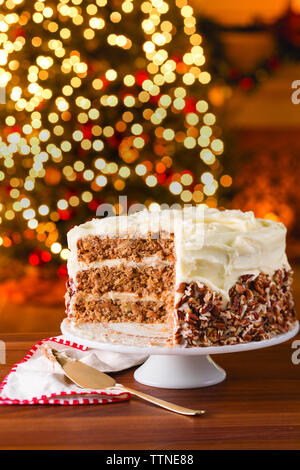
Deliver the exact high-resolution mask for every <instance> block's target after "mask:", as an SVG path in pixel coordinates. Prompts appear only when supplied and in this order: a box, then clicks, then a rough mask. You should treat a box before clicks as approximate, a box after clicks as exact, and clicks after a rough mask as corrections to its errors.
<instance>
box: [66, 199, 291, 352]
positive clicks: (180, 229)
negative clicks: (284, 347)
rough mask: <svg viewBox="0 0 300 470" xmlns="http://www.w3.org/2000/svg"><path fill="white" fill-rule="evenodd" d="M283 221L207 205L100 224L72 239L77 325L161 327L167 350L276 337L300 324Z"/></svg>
mask: <svg viewBox="0 0 300 470" xmlns="http://www.w3.org/2000/svg"><path fill="white" fill-rule="evenodd" d="M285 237H286V229H285V227H284V225H283V224H281V223H277V222H274V221H270V220H261V219H256V218H255V217H254V214H253V213H252V212H246V213H243V212H241V211H218V210H217V209H209V208H207V207H206V206H204V205H201V206H200V205H199V206H196V207H188V208H185V209H183V210H163V211H157V212H148V211H141V212H137V213H135V214H132V215H128V216H119V217H109V218H105V219H94V220H92V221H90V222H87V223H85V224H82V225H80V226H78V227H74V228H73V229H72V230H71V231H70V232H69V233H68V245H69V249H70V251H71V253H70V257H69V259H68V273H69V280H68V286H67V294H66V309H67V314H68V318H69V320H70V322H71V323H72V324H73V325H77V326H78V325H87V324H88V325H95V326H96V325H114V326H120V327H122V328H123V329H124V328H125V329H126V328H129V329H130V331H137V332H138V329H139V327H142V326H146V325H148V326H149V327H151V326H153V325H155V326H157V325H160V326H161V327H160V329H159V331H160V332H162V331H165V332H167V336H168V344H169V345H175V344H181V345H183V346H186V347H192V346H211V345H228V344H237V343H243V342H249V341H259V340H263V339H268V338H270V337H272V336H274V335H276V334H279V333H283V332H286V331H289V330H290V329H292V328H293V326H294V324H295V313H294V302H293V297H292V293H291V283H292V271H291V268H290V266H289V263H288V261H287V258H286V254H285Z"/></svg>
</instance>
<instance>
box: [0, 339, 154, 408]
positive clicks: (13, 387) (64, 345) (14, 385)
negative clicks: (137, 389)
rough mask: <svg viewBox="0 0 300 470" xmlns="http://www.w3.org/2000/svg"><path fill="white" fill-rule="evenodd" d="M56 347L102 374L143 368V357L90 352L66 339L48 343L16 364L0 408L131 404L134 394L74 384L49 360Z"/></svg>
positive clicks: (2, 387) (0, 387)
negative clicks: (124, 402)
mask: <svg viewBox="0 0 300 470" xmlns="http://www.w3.org/2000/svg"><path fill="white" fill-rule="evenodd" d="M51 347H53V348H55V349H57V350H59V351H61V352H64V353H65V354H67V355H68V356H70V357H72V358H74V359H77V360H80V361H82V362H84V363H85V364H88V365H89V366H92V367H95V368H96V369H98V370H101V371H102V372H118V371H121V370H124V369H128V368H129V367H133V366H136V365H138V364H141V363H142V362H144V361H145V359H146V358H147V357H146V356H141V355H131V354H130V355H129V354H120V353H116V352H110V351H101V350H98V349H92V348H87V347H86V346H83V345H80V344H76V343H73V342H70V341H68V340H66V339H64V337H63V336H57V337H53V338H48V339H44V340H42V341H40V342H38V343H37V344H35V345H34V346H33V347H32V348H31V349H30V351H29V352H28V353H27V354H26V356H25V357H24V358H23V359H22V360H21V362H19V363H18V364H15V365H14V366H13V367H12V369H11V370H10V372H9V374H8V375H7V376H6V377H5V379H4V380H3V382H2V383H1V384H0V405H34V404H38V405H48V404H51V405H52V404H53V405H89V404H102V403H114V402H118V401H124V400H128V399H129V398H130V393H128V392H123V391H121V390H120V388H119V389H118V388H117V387H114V388H111V389H107V390H91V389H84V390H83V389H82V388H80V387H78V386H77V385H75V384H74V383H71V382H70V381H69V379H67V378H66V377H65V375H64V372H63V370H62V368H61V367H60V365H59V364H58V363H57V362H56V361H53V360H49V355H48V354H47V351H48V350H50V348H51Z"/></svg>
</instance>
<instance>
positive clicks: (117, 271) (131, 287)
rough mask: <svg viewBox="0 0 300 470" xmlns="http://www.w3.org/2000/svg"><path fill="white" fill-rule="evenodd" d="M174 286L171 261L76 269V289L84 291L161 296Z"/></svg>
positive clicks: (89, 292)
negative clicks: (77, 270)
mask: <svg viewBox="0 0 300 470" xmlns="http://www.w3.org/2000/svg"><path fill="white" fill-rule="evenodd" d="M174 287H175V269H174V264H167V265H164V264H163V265H161V264H158V265H157V266H155V265H153V266H152V265H147V264H145V265H139V266H138V267H135V266H129V265H127V264H120V265H119V266H106V265H104V266H101V267H99V268H92V269H86V270H82V271H79V272H78V273H77V276H76V289H77V291H78V292H84V293H85V294H97V295H99V294H105V293H106V292H110V291H115V292H132V293H135V294H136V295H138V296H139V297H141V296H143V295H151V296H156V297H157V298H161V297H164V295H165V294H166V293H168V292H170V291H171V292H172V291H173V290H174Z"/></svg>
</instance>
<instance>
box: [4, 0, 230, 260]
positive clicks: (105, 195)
mask: <svg viewBox="0 0 300 470" xmlns="http://www.w3.org/2000/svg"><path fill="white" fill-rule="evenodd" d="M0 4H1V14H0V86H1V87H5V89H6V104H4V105H3V104H2V105H0V118H1V123H2V126H1V129H0V137H1V140H0V180H1V189H0V196H1V203H0V216H1V219H0V221H1V226H0V230H1V232H0V244H1V245H2V247H4V248H7V249H8V250H14V251H15V252H16V253H22V254H24V253H26V256H28V257H29V262H30V263H31V264H33V265H40V264H43V263H47V262H49V261H51V260H52V259H57V260H58V259H61V260H62V261H65V260H66V259H67V257H68V249H67V248H66V246H65V245H66V240H65V233H66V231H67V229H68V228H70V227H71V226H72V225H74V224H76V223H81V222H83V221H84V220H86V219H87V218H91V217H93V216H95V212H96V208H97V207H98V205H99V204H101V203H102V202H104V201H105V202H107V203H112V204H114V207H115V211H116V214H119V213H121V211H122V207H121V206H119V204H118V197H119V195H123V194H126V195H127V196H128V198H129V200H130V203H134V202H141V203H144V204H146V206H147V207H149V208H150V209H151V210H152V209H155V208H156V206H157V204H158V203H161V202H169V203H174V202H179V203H181V204H182V203H196V204H198V203H206V204H208V205H210V206H216V205H217V192H218V187H219V185H220V184H221V185H223V186H229V185H230V184H231V177H230V176H229V175H224V172H223V167H222V164H221V162H220V156H221V155H222V153H223V141H222V132H221V129H220V127H219V126H218V125H217V123H216V116H215V114H214V113H213V111H212V110H211V109H210V103H209V100H208V99H207V88H209V83H210V81H211V75H210V74H209V73H208V72H207V71H206V70H205V66H206V60H205V55H204V50H203V44H202V39H203V38H202V36H201V34H199V32H198V31H197V28H196V18H195V16H194V12H193V9H192V7H191V6H189V5H188V2H187V1H186V0H177V1H176V3H175V2H171V1H169V2H168V1H164V0H151V1H150V0H147V1H138V0H123V1H117V0H115V1H109V2H108V1H107V0H93V1H82V0H60V1H57V2H53V1H52V2H51V1H48V0H45V1H36V2H31V1H29V0H28V1H27V0H23V1H22V0H6V1H4V0H0Z"/></svg>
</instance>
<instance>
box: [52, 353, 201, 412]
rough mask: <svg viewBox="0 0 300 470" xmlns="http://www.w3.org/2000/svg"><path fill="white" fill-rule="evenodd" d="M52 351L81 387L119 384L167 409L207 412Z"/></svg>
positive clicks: (65, 370) (128, 390) (69, 376)
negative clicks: (120, 381) (118, 381)
mask: <svg viewBox="0 0 300 470" xmlns="http://www.w3.org/2000/svg"><path fill="white" fill-rule="evenodd" d="M51 351H52V354H53V356H54V357H55V359H56V361H57V362H58V363H59V364H60V365H61V367H62V368H63V370H64V373H65V375H66V376H67V377H68V378H69V379H70V380H72V382H74V383H75V384H76V385H78V386H79V387H81V388H90V389H93V390H103V389H106V388H111V387H114V386H117V388H120V389H121V390H124V391H125V392H130V393H131V394H132V395H134V396H136V397H139V398H141V399H142V400H146V401H149V402H150V403H153V404H154V405H157V406H161V407H162V408H166V409H167V410H169V411H173V412H175V413H179V414H183V415H190V416H195V415H202V414H204V413H205V410H191V409H190V408H184V407H183V406H178V405H175V404H174V403H170V402H168V401H165V400H161V399H159V398H155V397H152V396H151V395H147V394H146V393H143V392H140V391H138V390H133V389H132V388H129V387H125V386H124V385H121V384H116V381H115V380H114V379H113V378H112V377H110V375H107V374H104V372H100V371H99V370H98V369H95V368H94V367H91V366H88V365H87V364H84V363H83V362H80V361H76V360H72V359H70V358H68V357H66V356H65V355H62V354H60V353H59V352H58V351H57V350H56V349H51Z"/></svg>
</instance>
